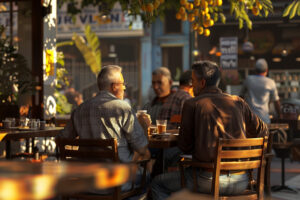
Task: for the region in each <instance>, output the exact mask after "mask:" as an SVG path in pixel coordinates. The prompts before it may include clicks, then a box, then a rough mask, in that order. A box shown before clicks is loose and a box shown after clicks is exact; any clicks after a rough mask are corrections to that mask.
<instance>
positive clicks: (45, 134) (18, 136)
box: [0, 118, 63, 159]
mask: <svg viewBox="0 0 300 200" xmlns="http://www.w3.org/2000/svg"><path fill="white" fill-rule="evenodd" d="M13 121H14V120H13ZM2 124H3V125H4V126H2V128H1V129H0V142H2V141H3V142H5V144H6V145H5V148H6V158H7V159H11V158H12V152H11V142H12V141H16V140H25V141H26V142H25V152H27V153H29V152H33V149H34V147H35V146H37V144H38V143H39V142H37V141H36V140H35V139H36V138H43V139H45V138H52V137H56V136H57V135H58V134H60V132H61V130H62V129H63V128H62V127H55V126H53V125H48V124H46V122H45V121H40V120H38V119H27V118H24V119H20V120H19V124H17V123H15V124H13V123H12V121H8V120H7V119H5V120H4V121H3V122H2ZM12 125H14V126H12ZM16 125H17V126H16ZM30 139H31V144H30ZM48 143H49V142H48ZM30 147H31V148H30Z"/></svg>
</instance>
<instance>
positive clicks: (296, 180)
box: [271, 157, 300, 200]
mask: <svg viewBox="0 0 300 200" xmlns="http://www.w3.org/2000/svg"><path fill="white" fill-rule="evenodd" d="M274 185H281V160H280V159H279V158H276V157H274V158H273V160H272V163H271V186H274ZM285 185H286V186H289V187H291V188H293V189H295V190H297V191H298V193H297V194H295V193H291V192H289V191H287V190H281V191H279V192H272V193H271V199H272V200H300V162H299V161H290V159H286V160H285Z"/></svg>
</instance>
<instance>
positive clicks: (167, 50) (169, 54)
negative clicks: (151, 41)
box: [162, 46, 183, 80]
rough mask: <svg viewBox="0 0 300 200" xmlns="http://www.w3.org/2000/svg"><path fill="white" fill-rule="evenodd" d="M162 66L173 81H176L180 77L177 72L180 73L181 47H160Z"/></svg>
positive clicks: (181, 61) (181, 62) (181, 63)
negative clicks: (167, 69) (166, 69)
mask: <svg viewBox="0 0 300 200" xmlns="http://www.w3.org/2000/svg"><path fill="white" fill-rule="evenodd" d="M162 64H163V66H165V67H168V68H169V69H170V71H171V73H172V78H173V80H176V79H177V78H178V76H179V75H180V74H179V75H178V72H181V71H182V65H183V59H182V47H181V46H180V47H178V46H177V47H162Z"/></svg>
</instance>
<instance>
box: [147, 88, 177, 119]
mask: <svg viewBox="0 0 300 200" xmlns="http://www.w3.org/2000/svg"><path fill="white" fill-rule="evenodd" d="M172 95H173V93H171V94H169V95H168V96H165V97H162V98H158V97H155V98H154V99H153V100H152V101H151V102H148V103H146V104H145V105H144V107H143V110H147V113H148V114H149V115H150V117H151V121H152V124H156V120H157V119H161V118H160V115H161V109H162V107H163V106H164V104H165V103H166V102H167V101H168V99H169V98H170V97H171V96H172Z"/></svg>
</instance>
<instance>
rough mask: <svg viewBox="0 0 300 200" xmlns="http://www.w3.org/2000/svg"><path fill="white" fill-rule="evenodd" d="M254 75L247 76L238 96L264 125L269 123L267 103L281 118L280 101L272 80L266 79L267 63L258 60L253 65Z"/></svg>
mask: <svg viewBox="0 0 300 200" xmlns="http://www.w3.org/2000/svg"><path fill="white" fill-rule="evenodd" d="M255 71H256V75H249V76H248V77H247V78H246V80H245V81H244V84H243V88H242V90H241V94H240V96H241V97H243V98H245V100H246V102H247V103H248V104H249V106H250V108H251V109H252V111H253V112H254V113H255V114H257V115H258V116H259V117H260V118H261V119H262V120H263V121H264V122H265V123H270V122H271V120H270V116H269V103H270V101H273V102H274V106H275V109H276V112H277V115H278V117H279V118H282V115H281V109H280V101H279V96H278V92H277V88H276V84H275V82H274V80H272V79H271V78H268V77H266V76H267V74H268V63H267V61H266V60H265V59H263V58H260V59H258V60H257V61H256V64H255Z"/></svg>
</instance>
